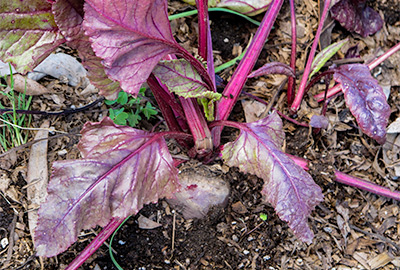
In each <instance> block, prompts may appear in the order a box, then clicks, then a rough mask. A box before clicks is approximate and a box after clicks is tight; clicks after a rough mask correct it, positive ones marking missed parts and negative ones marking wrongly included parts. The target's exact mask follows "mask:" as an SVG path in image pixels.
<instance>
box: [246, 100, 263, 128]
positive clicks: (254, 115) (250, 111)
mask: <svg viewBox="0 0 400 270" xmlns="http://www.w3.org/2000/svg"><path fill="white" fill-rule="evenodd" d="M242 107H243V110H244V115H245V117H246V122H247V123H251V122H255V121H258V120H260V119H261V118H262V116H263V115H264V112H265V109H266V108H267V106H266V105H265V104H262V103H261V102H258V101H255V100H242Z"/></svg>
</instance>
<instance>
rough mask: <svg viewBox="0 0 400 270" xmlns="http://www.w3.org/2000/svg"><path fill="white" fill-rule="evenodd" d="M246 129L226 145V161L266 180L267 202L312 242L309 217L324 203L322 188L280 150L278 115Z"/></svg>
mask: <svg viewBox="0 0 400 270" xmlns="http://www.w3.org/2000/svg"><path fill="white" fill-rule="evenodd" d="M243 125H244V128H243V129H242V130H241V132H240V135H239V137H238V138H237V139H236V141H234V142H230V143H227V144H225V145H224V148H223V150H222V157H223V159H224V160H225V162H226V163H227V165H229V166H236V167H239V169H240V170H241V171H242V172H245V173H251V174H255V175H257V176H258V177H260V178H262V179H263V180H264V187H263V190H262V193H263V195H265V200H266V201H267V202H269V203H271V204H272V206H273V207H274V208H275V211H276V212H277V214H278V215H279V217H280V218H281V219H282V220H285V221H286V222H288V224H289V227H290V228H291V229H292V230H293V232H294V234H295V235H296V236H297V237H298V238H299V239H301V240H302V241H305V242H311V241H312V238H313V232H312V231H311V230H310V228H309V227H308V224H307V217H308V215H309V214H310V212H311V211H312V210H313V209H314V207H315V206H316V205H317V204H318V203H319V202H321V201H322V199H323V195H322V192H321V188H320V187H319V186H318V185H317V184H315V183H314V181H313V179H312V178H311V176H310V175H309V174H308V173H306V172H305V171H304V170H303V169H302V168H301V167H299V166H298V165H296V164H295V163H294V162H293V160H292V159H290V158H289V157H288V156H287V155H286V154H285V153H283V152H282V151H281V150H280V149H281V145H282V143H283V140H284V133H283V130H282V121H281V120H280V118H279V116H278V115H277V114H276V113H273V114H271V115H270V116H268V117H266V118H264V119H261V120H259V121H257V122H252V123H248V124H243Z"/></svg>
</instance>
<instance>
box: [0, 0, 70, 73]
mask: <svg viewBox="0 0 400 270" xmlns="http://www.w3.org/2000/svg"><path fill="white" fill-rule="evenodd" d="M63 42H65V39H64V37H63V36H62V35H61V33H60V32H59V31H58V27H57V25H56V23H55V21H54V17H53V14H52V12H51V4H50V3H48V2H47V1H43V0H29V1H9V0H0V58H1V59H2V60H3V61H5V62H11V63H12V64H13V65H14V67H15V68H16V70H17V71H18V72H21V73H26V72H28V71H31V70H32V69H33V68H34V67H35V66H36V65H38V64H39V63H40V62H41V61H42V60H43V59H45V58H46V57H47V56H48V55H49V54H50V53H52V52H53V51H54V50H55V49H56V48H57V47H58V46H59V45H60V44H62V43H63Z"/></svg>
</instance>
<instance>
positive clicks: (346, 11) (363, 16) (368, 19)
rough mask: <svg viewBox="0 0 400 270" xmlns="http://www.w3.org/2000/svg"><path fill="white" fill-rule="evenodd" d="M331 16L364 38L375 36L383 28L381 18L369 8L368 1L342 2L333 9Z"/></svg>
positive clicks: (342, 0)
mask: <svg viewBox="0 0 400 270" xmlns="http://www.w3.org/2000/svg"><path fill="white" fill-rule="evenodd" d="M331 15H332V18H334V19H335V20H337V21H338V22H339V23H340V25H341V26H343V27H344V28H346V29H347V30H348V31H350V32H356V33H357V34H360V35H361V36H363V37H366V36H368V35H372V34H375V33H376V32H377V31H379V30H380V29H381V28H382V26H383V20H382V18H381V16H380V15H379V13H378V12H376V11H375V10H373V9H372V8H370V7H368V6H367V1H366V0H341V1H339V2H338V3H336V4H335V5H334V6H333V7H332V8H331Z"/></svg>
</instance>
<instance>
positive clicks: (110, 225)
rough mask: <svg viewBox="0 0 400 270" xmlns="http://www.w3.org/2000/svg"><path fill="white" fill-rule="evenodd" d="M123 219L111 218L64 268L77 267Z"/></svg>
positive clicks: (68, 269)
mask: <svg viewBox="0 0 400 270" xmlns="http://www.w3.org/2000/svg"><path fill="white" fill-rule="evenodd" d="M123 221H124V219H123V218H113V219H111V221H110V222H109V223H108V224H107V225H106V226H105V227H104V228H103V230H102V231H101V232H100V233H99V234H98V235H97V236H96V237H95V238H94V239H93V240H92V242H90V244H89V245H88V246H86V247H85V249H84V250H83V251H82V252H81V253H80V254H79V255H78V257H76V258H75V259H74V260H73V261H72V262H71V263H70V264H69V265H68V267H67V268H66V269H65V270H76V269H78V268H79V267H80V266H81V265H82V264H83V263H84V262H85V261H86V260H87V259H89V257H90V256H92V255H93V253H95V252H96V250H97V249H98V248H99V247H100V246H101V245H102V244H103V243H104V242H105V241H106V240H107V239H108V237H110V235H111V234H112V233H113V232H114V231H115V230H116V229H117V228H118V226H119V225H120V224H121V223H122V222H123Z"/></svg>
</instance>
